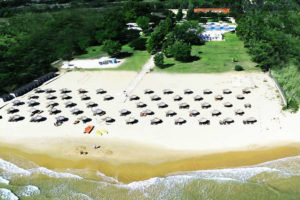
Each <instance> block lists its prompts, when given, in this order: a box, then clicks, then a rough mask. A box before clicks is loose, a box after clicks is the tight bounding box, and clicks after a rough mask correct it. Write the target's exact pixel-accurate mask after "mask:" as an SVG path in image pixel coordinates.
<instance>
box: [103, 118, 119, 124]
mask: <svg viewBox="0 0 300 200" xmlns="http://www.w3.org/2000/svg"><path fill="white" fill-rule="evenodd" d="M103 121H105V122H106V123H108V124H110V123H113V122H115V121H116V120H115V119H113V118H111V117H105V118H104V119H103Z"/></svg>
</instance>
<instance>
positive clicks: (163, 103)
mask: <svg viewBox="0 0 300 200" xmlns="http://www.w3.org/2000/svg"><path fill="white" fill-rule="evenodd" d="M157 106H158V108H166V107H168V104H166V103H165V102H160V103H158V104H157Z"/></svg>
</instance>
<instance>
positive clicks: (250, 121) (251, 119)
mask: <svg viewBox="0 0 300 200" xmlns="http://www.w3.org/2000/svg"><path fill="white" fill-rule="evenodd" d="M256 122H257V119H256V118H254V117H249V118H247V119H246V120H243V123H244V124H254V123H256Z"/></svg>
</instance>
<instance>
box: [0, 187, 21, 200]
mask: <svg viewBox="0 0 300 200" xmlns="http://www.w3.org/2000/svg"><path fill="white" fill-rule="evenodd" d="M0 199H1V200H18V199H19V198H18V197H17V196H16V195H15V194H14V193H12V191H10V190H8V189H5V188H0Z"/></svg>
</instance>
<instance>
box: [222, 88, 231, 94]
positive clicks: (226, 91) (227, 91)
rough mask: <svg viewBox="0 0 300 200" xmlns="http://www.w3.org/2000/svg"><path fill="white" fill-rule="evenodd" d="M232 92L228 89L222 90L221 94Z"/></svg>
mask: <svg viewBox="0 0 300 200" xmlns="http://www.w3.org/2000/svg"><path fill="white" fill-rule="evenodd" d="M231 93H232V91H231V90H230V89H224V90H223V94H231Z"/></svg>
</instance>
